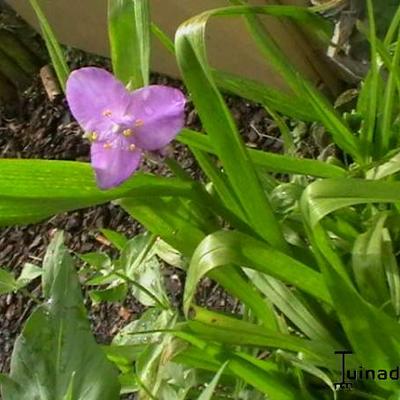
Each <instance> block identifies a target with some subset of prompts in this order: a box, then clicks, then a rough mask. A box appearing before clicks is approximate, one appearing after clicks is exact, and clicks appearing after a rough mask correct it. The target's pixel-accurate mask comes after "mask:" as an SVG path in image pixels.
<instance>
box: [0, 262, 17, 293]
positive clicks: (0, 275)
mask: <svg viewBox="0 0 400 400" xmlns="http://www.w3.org/2000/svg"><path fill="white" fill-rule="evenodd" d="M18 289H19V285H18V282H17V281H16V280H15V278H14V275H13V274H12V273H11V272H8V271H6V270H5V269H3V268H0V295H1V294H6V293H12V292H14V291H16V290H18Z"/></svg>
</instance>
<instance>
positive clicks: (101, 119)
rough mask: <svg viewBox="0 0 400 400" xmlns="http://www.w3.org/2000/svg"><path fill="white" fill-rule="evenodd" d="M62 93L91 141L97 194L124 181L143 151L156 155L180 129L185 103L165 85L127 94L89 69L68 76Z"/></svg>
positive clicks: (110, 77) (118, 84)
mask: <svg viewBox="0 0 400 400" xmlns="http://www.w3.org/2000/svg"><path fill="white" fill-rule="evenodd" d="M66 94H67V101H68V104H69V107H70V109H71V112H72V114H73V115H74V117H75V118H76V119H77V121H78V122H79V124H80V125H81V126H82V128H83V129H84V130H86V132H87V135H88V136H89V138H90V139H91V141H92V148H91V163H92V166H93V168H94V170H95V172H96V179H97V184H98V186H99V187H100V188H102V189H109V188H112V187H115V186H118V185H119V184H121V183H122V182H123V181H125V180H126V179H128V178H129V177H130V176H131V175H132V174H133V173H134V172H135V170H136V169H137V168H138V167H139V164H140V160H141V155H142V151H143V150H151V151H154V150H161V149H162V148H163V147H164V146H166V145H167V144H168V143H170V142H171V141H172V140H173V139H174V138H175V137H176V135H177V134H178V133H179V131H180V130H181V129H182V128H183V126H184V108H185V102H186V99H185V97H184V95H183V93H182V92H181V91H179V90H177V89H173V88H169V87H167V86H158V85H153V86H147V87H144V88H142V89H139V90H136V91H134V92H129V91H128V90H127V89H126V88H125V87H124V85H123V84H122V83H121V82H120V81H118V80H117V79H115V77H114V76H113V75H112V74H110V73H109V72H107V71H105V70H103V69H100V68H94V67H88V68H82V69H79V70H77V71H74V72H73V73H72V74H71V75H70V77H69V79H68V82H67V90H66Z"/></svg>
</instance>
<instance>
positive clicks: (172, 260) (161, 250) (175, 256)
mask: <svg viewBox="0 0 400 400" xmlns="http://www.w3.org/2000/svg"><path fill="white" fill-rule="evenodd" d="M154 252H155V253H156V254H157V256H158V257H159V258H161V260H163V261H164V262H166V263H167V264H168V265H171V266H172V267H175V268H179V269H183V270H186V268H187V260H186V259H185V258H184V257H183V256H182V254H181V253H180V252H179V251H178V250H176V249H174V248H173V247H172V246H170V245H169V244H168V243H167V242H164V240H162V239H160V238H158V239H157V240H156V243H155V245H154Z"/></svg>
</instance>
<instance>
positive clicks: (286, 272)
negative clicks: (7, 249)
mask: <svg viewBox="0 0 400 400" xmlns="http://www.w3.org/2000/svg"><path fill="white" fill-rule="evenodd" d="M230 263H232V264H236V265H241V266H245V267H248V268H251V269H255V270H257V271H259V272H263V273H266V274H267V275H270V276H272V277H275V278H277V279H280V280H282V281H283V282H286V283H289V284H291V285H294V286H296V287H297V288H299V289H302V290H304V291H305V292H306V293H309V294H311V295H312V296H314V297H316V298H318V299H321V300H323V301H325V302H327V303H331V299H330V295H329V293H328V291H327V289H326V286H325V285H324V284H322V282H321V275H320V273H318V272H316V271H315V270H313V269H312V268H309V267H307V266H306V265H304V264H302V263H301V262H299V261H297V260H296V259H294V258H291V257H289V256H287V255H285V254H284V253H282V252H280V251H278V250H276V249H274V248H272V247H270V246H267V245H266V244H265V243H263V242H261V241H259V240H256V239H253V238H252V237H250V236H247V235H245V234H243V233H240V232H233V231H220V232H216V233H214V234H211V235H209V236H207V237H206V238H205V239H204V240H203V241H202V242H201V243H200V245H199V246H198V247H197V249H196V251H195V253H194V254H193V257H192V260H191V263H190V266H189V269H188V272H187V278H186V285H185V293H184V300H183V304H184V310H185V313H188V311H189V308H190V305H191V302H192V299H193V296H194V294H195V292H196V287H197V284H198V282H199V281H200V279H201V278H202V277H204V276H205V275H206V274H207V273H209V272H210V271H212V270H213V269H215V268H218V267H221V266H224V265H227V264H230Z"/></svg>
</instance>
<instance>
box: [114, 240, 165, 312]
mask: <svg viewBox="0 0 400 400" xmlns="http://www.w3.org/2000/svg"><path fill="white" fill-rule="evenodd" d="M154 243H155V236H152V235H148V234H144V235H137V236H135V237H134V238H133V239H131V240H130V241H129V242H128V244H127V245H126V246H125V248H124V250H123V251H122V253H121V257H120V266H121V268H123V269H124V271H125V275H126V276H127V277H128V278H129V279H130V280H131V281H134V282H136V283H137V284H138V285H140V286H141V287H144V288H145V289H147V291H148V292H150V293H152V295H153V297H149V296H148V295H147V293H146V292H144V291H142V290H141V289H140V288H139V287H138V286H133V287H132V293H133V295H134V296H135V298H136V299H138V300H139V301H140V303H142V304H143V305H145V306H149V307H151V306H155V305H157V304H159V305H160V304H162V305H164V307H166V308H168V307H169V301H168V296H167V293H166V290H165V284H164V277H163V274H162V271H161V267H160V264H159V262H158V260H157V258H156V257H155V256H154V250H153V247H154ZM154 298H157V299H158V301H157V302H155V300H154Z"/></svg>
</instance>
